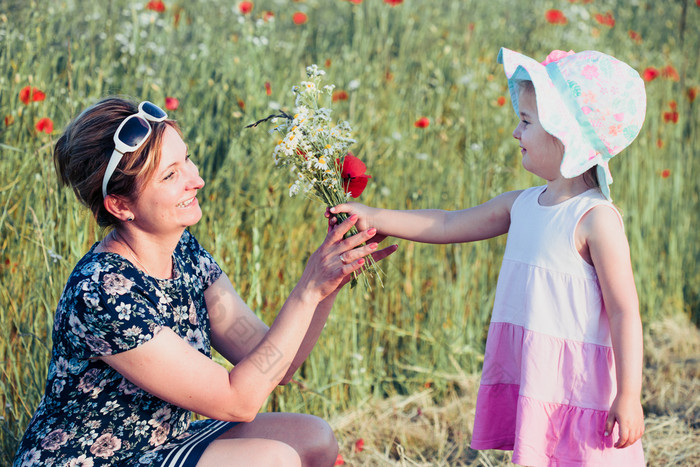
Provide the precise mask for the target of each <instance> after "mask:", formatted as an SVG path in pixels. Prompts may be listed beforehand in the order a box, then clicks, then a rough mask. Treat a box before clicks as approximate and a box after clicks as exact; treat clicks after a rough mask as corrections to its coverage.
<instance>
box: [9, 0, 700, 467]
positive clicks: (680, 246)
mask: <svg viewBox="0 0 700 467" xmlns="http://www.w3.org/2000/svg"><path fill="white" fill-rule="evenodd" d="M698 24H700V5H699V2H698V1H695V0H668V1H665V2H656V1H643V0H622V1H616V0H559V1H554V0H550V1H545V0H534V1H531V2H521V1H515V0H511V1H508V0H491V1H489V2H483V1H478V0H453V1H447V0H442V1H441V0H436V1H432V2H420V1H417V0H406V1H403V2H401V1H393V2H391V1H380V0H364V1H341V0H306V1H289V0H259V1H255V2H252V3H251V2H239V1H233V2H231V1H222V0H216V1H213V0H207V1H205V0H189V1H184V0H178V1H175V0H171V1H167V0H166V1H164V2H158V1H156V2H153V1H152V2H148V1H147V0H139V1H132V0H110V1H104V2H83V1H79V0H57V1H48V0H42V1H20V0H2V3H0V118H2V119H3V121H1V122H0V156H1V157H0V361H1V362H2V365H1V366H0V368H1V372H0V465H6V464H8V463H9V462H10V460H11V458H12V455H13V453H14V450H15V448H16V444H17V441H18V438H19V437H20V436H21V435H22V433H23V430H24V427H25V426H26V424H27V423H28V421H29V418H30V417H31V414H32V413H33V411H34V408H35V407H36V405H37V404H38V401H39V399H40V398H41V395H42V393H43V389H44V388H43V384H44V379H45V376H46V369H47V364H48V358H49V352H50V348H51V341H50V340H51V335H50V334H51V332H50V331H51V325H52V316H53V310H54V308H55V306H56V303H57V299H58V297H59V295H60V293H61V290H62V287H63V284H64V282H65V280H66V278H67V277H68V275H69V273H70V271H71V269H72V267H73V265H74V264H75V262H76V261H77V260H78V258H80V257H81V256H82V255H83V254H84V252H85V251H86V250H87V249H88V248H89V247H90V245H92V243H94V242H95V241H97V240H99V238H100V237H101V235H102V232H100V231H99V229H97V228H96V227H95V224H94V222H93V221H92V219H91V218H90V216H89V213H88V212H87V211H86V210H85V209H83V208H82V207H81V206H79V205H78V204H77V202H76V201H75V200H74V196H73V194H72V192H70V191H69V190H66V189H59V188H58V185H57V182H56V176H55V172H54V168H53V163H52V159H51V148H52V145H53V143H54V142H55V140H56V139H57V137H58V135H59V134H60V132H61V130H62V128H63V127H64V126H65V125H66V124H67V122H68V121H69V120H70V119H71V118H72V117H74V116H76V114H77V112H78V111H79V110H81V109H83V108H84V107H86V106H87V105H89V104H91V103H93V102H95V101H96V100H97V99H99V98H100V97H103V96H105V95H110V94H120V95H126V96H130V97H133V98H134V99H135V100H145V99H148V100H151V101H153V102H155V103H157V104H159V105H161V106H165V105H166V99H168V98H170V99H168V100H167V103H168V104H167V105H169V106H170V107H171V109H170V110H169V114H170V115H171V117H174V118H175V119H177V120H178V121H179V122H180V125H181V127H182V128H183V130H184V136H185V140H186V141H187V142H188V143H189V146H190V152H191V154H192V156H193V158H194V160H195V162H196V163H198V164H199V166H200V170H201V173H202V175H203V177H204V179H205V180H206V181H207V186H206V187H205V188H204V190H203V192H202V196H201V198H202V199H201V203H202V209H203V212H204V218H203V219H202V221H201V222H200V223H199V224H198V225H196V226H195V227H193V228H192V231H193V232H194V233H195V234H196V235H197V237H198V238H199V240H200V242H201V243H202V244H203V245H204V246H205V247H206V248H207V249H209V251H211V252H212V254H213V255H214V257H215V258H216V259H217V260H218V261H219V263H220V264H221V266H222V267H223V268H224V270H225V271H226V272H227V273H228V275H229V276H230V277H231V279H232V281H233V282H234V284H235V285H236V287H237V289H238V291H239V292H240V294H241V295H242V296H243V297H244V298H245V299H246V300H247V302H248V303H249V304H250V306H251V307H252V308H253V309H255V310H256V311H258V312H259V313H260V315H261V316H262V317H263V319H265V320H266V321H268V322H269V321H270V320H271V319H272V318H273V316H274V315H275V313H276V311H277V310H278V308H279V306H280V305H281V303H282V301H283V300H284V298H285V297H286V295H287V294H288V292H289V291H290V290H291V288H292V286H293V285H294V283H295V281H296V279H297V278H298V277H299V276H300V274H301V271H302V270H303V267H304V264H305V259H306V258H307V257H308V255H309V254H310V253H311V251H313V249H315V247H316V246H317V245H318V244H319V243H320V242H321V240H322V238H323V236H324V232H325V228H326V227H325V220H324V219H323V207H322V206H320V205H318V204H315V203H312V202H306V201H305V200H303V199H291V198H289V197H288V192H287V191H288V190H287V187H288V184H289V182H290V181H291V180H290V178H289V174H287V173H286V172H284V171H282V170H279V169H276V168H275V167H274V165H273V163H272V157H271V154H272V149H273V147H274V145H275V144H276V141H277V140H276V137H275V136H271V135H269V134H268V132H267V131H266V130H267V128H265V127H264V126H263V125H261V126H260V127H258V128H257V129H254V130H250V129H244V127H245V125H247V124H249V123H251V122H254V121H256V120H258V119H260V118H263V117H265V116H267V115H269V114H271V113H273V112H274V111H275V110H277V109H279V108H282V109H284V110H287V111H293V109H292V108H291V106H292V105H293V96H292V94H291V87H292V85H295V84H298V83H299V81H301V80H302V79H304V76H305V75H304V69H305V67H306V66H307V65H310V64H318V65H319V66H320V67H321V68H323V69H325V70H326V72H327V82H328V84H334V85H335V86H336V91H337V92H336V98H335V99H334V103H333V112H334V113H333V116H334V118H336V119H343V120H348V121H349V122H350V123H351V125H352V127H353V129H354V132H355V138H356V139H357V143H356V144H355V145H354V146H353V147H352V151H353V153H354V154H355V155H357V156H358V157H360V158H361V159H362V160H363V161H365V162H366V164H367V167H368V173H369V174H371V175H372V177H373V178H372V179H371V181H370V184H369V186H368V188H367V190H365V192H364V194H363V195H362V198H361V200H362V201H363V202H365V203H368V204H372V205H379V206H383V207H394V208H428V207H441V208H444V209H459V208H463V207H466V206H471V205H474V204H477V203H480V202H483V201H486V200H487V199H489V198H491V197H492V196H494V195H495V194H498V193H500V192H502V191H505V190H512V189H519V188H524V187H527V186H530V185H533V184H539V183H540V181H539V180H537V179H536V178H534V177H533V176H531V175H529V174H528V173H526V172H525V171H524V170H522V168H521V167H520V156H519V151H518V145H517V143H516V142H515V140H513V139H512V137H511V132H512V129H513V128H514V126H515V124H516V117H515V115H514V113H513V111H512V108H511V107H510V99H509V97H508V95H507V88H506V82H505V78H504V77H503V72H502V69H501V68H500V67H499V66H498V64H497V63H496V56H497V53H498V50H499V48H500V47H501V46H505V47H508V48H511V49H514V50H518V51H521V52H523V53H526V54H528V55H530V56H533V57H535V58H539V59H544V57H545V56H546V55H547V54H548V53H549V52H550V51H551V50H552V49H563V50H569V49H573V50H576V51H580V50H586V49H596V50H601V51H603V52H606V53H609V54H611V55H614V56H616V57H618V58H620V59H621V60H623V61H625V62H627V63H629V64H630V65H631V66H632V67H634V68H635V69H637V70H638V71H639V72H640V74H643V76H644V77H645V79H646V80H647V83H646V85H647V96H648V110H647V120H646V123H645V125H644V128H643V129H642V132H641V134H640V136H639V137H638V138H637V140H636V142H635V143H634V144H633V145H632V146H631V147H630V148H629V149H627V150H625V151H624V152H623V153H622V155H620V156H618V157H616V158H615V159H613V160H612V162H611V164H610V166H611V170H612V173H613V176H614V178H615V183H614V184H613V185H612V186H611V190H612V193H613V197H614V200H615V202H616V204H617V205H618V206H619V208H620V209H621V211H622V212H623V215H624V217H625V223H626V230H627V234H628V237H629V241H630V247H631V251H632V261H633V266H634V269H635V277H636V281H637V288H638V291H639V295H640V302H641V313H642V317H643V320H644V323H645V328H646V334H645V335H646V351H645V352H646V359H645V362H646V367H645V387H644V391H643V394H642V397H643V403H644V408H645V411H646V413H647V434H646V435H645V438H644V442H645V449H646V453H647V460H648V462H649V465H697V464H699V463H700V447H699V446H700V423H699V422H698V418H699V417H698V415H699V414H700V408H699V407H700V396H698V394H700V391H698V389H699V388H698V380H699V379H700V336H699V334H698V329H697V325H698V323H699V322H700V269H699V268H698V266H697V264H698V261H700V233H699V229H698V227H699V220H700V216H699V212H700V211H699V208H700V201H699V199H698V198H699V196H700V190H699V188H700V181H699V180H700V156H698V154H697V151H698V148H699V147H700V141H699V132H700V119H699V115H700V111H699V110H698V109H699V106H700V100H697V99H696V96H697V94H698V92H699V91H700V78H699V76H698V73H699V72H700V63H699V59H698V49H699V48H700V37H699V36H700V32H699V31H698V28H697V25H698ZM172 98H174V99H176V100H177V104H176V103H175V101H174V100H172ZM175 106H176V108H173V107H175ZM422 118H425V119H427V122H428V124H427V126H426V125H425V124H418V125H417V124H416V122H418V121H419V120H420V119H422ZM425 121H426V120H422V122H425ZM504 246H505V238H498V239H493V240H490V241H486V242H481V243H477V244H465V245H449V246H427V245H420V244H410V243H407V242H400V249H399V251H398V252H397V253H396V254H395V255H393V256H392V257H391V258H390V259H389V260H388V261H387V262H385V263H383V265H382V267H383V269H384V270H385V272H386V276H385V277H384V278H383V281H384V288H383V289H382V288H380V287H374V288H373V289H372V290H371V291H370V290H365V289H363V288H361V287H357V288H355V289H352V290H350V289H348V290H346V291H344V292H342V293H341V295H340V297H339V299H338V301H337V304H336V306H335V308H334V311H333V314H332V316H331V318H330V320H329V323H328V325H327V326H326V329H325V331H324V335H323V336H322V338H321V339H320V341H319V344H318V345H317V347H316V348H315V350H314V351H313V353H312V355H311V357H310V358H309V360H308V362H307V363H306V364H305V365H304V366H303V367H302V369H301V370H300V372H299V374H298V375H297V382H296V383H294V384H291V385H290V386H288V387H285V388H280V389H279V390H278V391H277V392H276V393H275V394H273V396H271V397H270V399H269V402H268V404H267V407H266V410H284V411H303V412H310V413H314V414H317V415H320V416H323V417H326V418H327V419H329V420H330V421H331V423H332V424H333V426H334V428H336V430H337V433H338V438H339V441H340V442H341V447H342V449H341V455H342V456H343V459H344V462H346V463H347V464H348V465H393V464H396V465H502V464H508V462H509V460H508V459H509V457H508V455H507V454H505V455H504V454H499V453H491V452H487V453H477V452H474V451H470V450H469V449H468V442H469V436H470V430H471V417H473V407H474V397H475V394H476V388H477V387H478V371H479V368H480V364H481V361H482V357H483V347H484V340H485V336H486V329H487V326H488V320H489V315H490V311H491V304H492V300H493V294H494V291H495V284H496V277H497V274H498V270H499V267H500V262H501V255H502V252H503V248H504Z"/></svg>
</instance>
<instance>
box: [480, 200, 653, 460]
mask: <svg viewBox="0 0 700 467" xmlns="http://www.w3.org/2000/svg"><path fill="white" fill-rule="evenodd" d="M545 188H546V187H545V186H541V187H534V188H530V189H528V190H525V191H524V192H523V193H521V194H520V196H518V198H517V199H516V201H515V203H514V204H513V208H512V211H511V225H510V229H509V231H508V241H507V245H506V252H505V255H504V258H503V265H502V266H501V272H500V275H499V278H498V286H497V289H496V299H495V302H494V309H493V316H492V318H491V325H490V327H489V333H488V339H487V341H486V354H485V359H484V368H483V374H482V377H481V386H480V388H479V394H478V398H477V407H476V419H475V422H474V434H473V437H472V442H471V446H472V448H473V449H504V450H511V449H512V450H513V462H514V463H517V464H522V465H534V466H544V465H556V466H581V465H586V466H588V465H610V466H625V467H629V466H640V465H644V464H645V463H644V452H643V450H642V443H641V441H638V442H636V443H635V444H634V445H632V446H630V447H628V448H624V449H616V448H614V447H613V444H614V440H617V437H618V433H617V425H616V426H615V430H614V431H613V433H612V436H608V437H605V436H604V435H603V432H604V428H605V420H606V417H607V413H608V409H609V408H610V405H611V403H612V401H613V399H614V397H615V393H616V380H615V364H614V361H613V351H612V346H611V343H610V330H609V327H608V317H607V314H606V312H605V307H604V305H603V300H602V296H601V291H600V285H599V283H598V278H597V276H596V272H595V269H594V268H593V266H591V265H590V264H588V263H586V262H585V261H584V260H583V259H582V258H581V256H580V255H579V254H578V251H577V250H576V245H575V243H574V230H575V228H576V225H577V224H578V222H579V220H580V219H581V217H582V216H583V215H584V214H585V213H586V212H588V211H589V210H590V209H592V208H593V207H595V206H599V205H607V206H610V207H611V208H612V209H615V208H614V206H613V205H612V204H611V203H610V202H608V201H607V200H605V198H604V197H603V196H602V195H601V193H600V192H599V190H597V189H592V190H589V191H587V192H585V193H583V194H581V195H578V196H576V197H574V198H571V199H569V200H567V201H565V202H563V203H560V204H558V205H555V206H540V205H539V203H538V198H539V196H540V194H541V193H543V192H544V190H545ZM615 212H617V210H616V209H615ZM618 216H619V213H618ZM620 222H622V219H621V218H620Z"/></svg>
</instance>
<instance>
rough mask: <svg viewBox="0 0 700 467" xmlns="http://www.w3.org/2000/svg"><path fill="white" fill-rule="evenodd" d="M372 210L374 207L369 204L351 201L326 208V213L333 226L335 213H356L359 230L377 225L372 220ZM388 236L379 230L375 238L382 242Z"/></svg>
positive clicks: (377, 241)
mask: <svg viewBox="0 0 700 467" xmlns="http://www.w3.org/2000/svg"><path fill="white" fill-rule="evenodd" d="M372 211H373V208H371V207H369V206H365V205H364V204H360V203H355V202H351V203H342V204H338V205H337V206H333V207H331V208H326V214H325V215H326V217H327V218H328V223H329V226H332V225H333V224H334V223H335V222H336V221H335V216H334V215H335V214H340V213H346V214H347V215H348V216H352V215H356V216H358V220H357V230H367V229H369V228H371V227H376V226H375V225H373V224H374V222H373V220H372ZM386 237H387V236H386V235H384V234H383V233H382V232H379V233H378V234H375V236H374V238H373V240H374V241H375V242H376V243H380V242H381V241H382V240H384V239H385V238H386Z"/></svg>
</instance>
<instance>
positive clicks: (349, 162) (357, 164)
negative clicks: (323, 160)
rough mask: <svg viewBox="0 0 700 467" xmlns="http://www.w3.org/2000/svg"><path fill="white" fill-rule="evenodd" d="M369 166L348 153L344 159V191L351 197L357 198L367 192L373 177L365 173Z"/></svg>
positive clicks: (342, 172)
mask: <svg viewBox="0 0 700 467" xmlns="http://www.w3.org/2000/svg"><path fill="white" fill-rule="evenodd" d="M338 162H340V161H338ZM366 170H367V166H365V164H364V162H362V161H361V160H360V159H358V158H357V157H355V156H353V155H352V154H351V153H347V154H346V155H345V157H344V158H343V170H342V171H341V175H340V176H341V178H342V179H343V189H344V190H345V193H350V196H352V197H353V198H357V197H358V196H360V195H361V194H362V192H363V191H365V188H366V187H367V182H368V181H369V179H370V178H372V176H371V175H367V174H366V173H365V171H366Z"/></svg>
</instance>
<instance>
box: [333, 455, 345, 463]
mask: <svg viewBox="0 0 700 467" xmlns="http://www.w3.org/2000/svg"><path fill="white" fill-rule="evenodd" d="M333 465H345V460H344V459H343V455H342V454H338V457H336V458H335V464H333Z"/></svg>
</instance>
